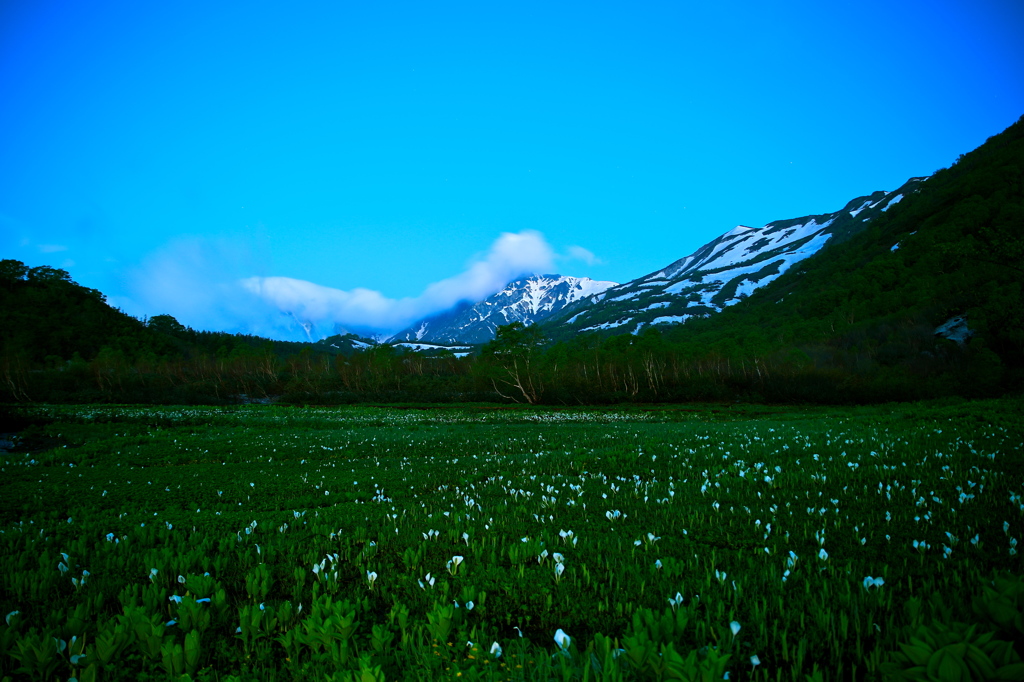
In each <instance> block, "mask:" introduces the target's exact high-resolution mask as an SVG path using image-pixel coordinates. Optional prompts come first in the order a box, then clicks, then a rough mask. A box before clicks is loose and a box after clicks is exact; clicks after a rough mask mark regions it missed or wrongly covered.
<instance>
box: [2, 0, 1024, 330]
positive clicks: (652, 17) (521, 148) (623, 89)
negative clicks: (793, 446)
mask: <svg viewBox="0 0 1024 682" xmlns="http://www.w3.org/2000/svg"><path fill="white" fill-rule="evenodd" d="M208 4H210V3H202V4H200V3H192V2H188V1H185V2H178V3H173V4H160V3H138V2H134V3H129V2H124V3H111V2H103V1H102V0H98V1H97V2H90V3H81V2H50V1H47V0H36V1H34V2H27V1H23V2H19V1H14V2H6V3H3V4H0V93H2V94H0V257H2V258H16V259H18V260H22V261H24V262H26V263H28V264H29V265H33V266H34V265H42V264H47V265H53V266H56V267H64V268H65V269H67V270H68V271H69V272H70V273H71V275H72V277H73V278H74V279H75V280H76V281H78V282H79V283H81V284H84V285H86V286H90V287H94V288H97V289H100V290H101V291H103V292H104V293H106V294H107V295H108V296H109V300H110V301H111V302H112V303H113V304H115V305H117V306H119V307H121V308H123V309H124V310H126V311H127V312H129V313H131V314H134V315H137V316H140V317H141V316H144V315H149V316H152V315H156V314H161V313H171V314H173V315H175V316H176V317H178V319H179V320H181V321H182V322H184V323H186V324H189V325H191V326H193V327H196V328H200V329H217V330H226V331H251V332H256V333H262V334H266V335H270V336H275V337H281V338H284V337H289V336H294V335H295V334H296V333H297V332H296V327H295V324H294V317H295V316H298V317H300V318H304V319H307V320H309V321H313V322H315V323H316V324H317V329H318V330H319V331H320V332H321V333H329V332H330V331H332V330H333V329H334V327H333V325H334V324H336V323H337V324H340V325H342V326H343V327H345V328H350V329H359V330H366V329H368V328H378V329H394V328H396V327H397V326H399V325H401V324H403V323H404V322H405V321H408V320H410V319H411V318H413V317H416V316H418V315H421V314H426V313H430V312H436V311H437V310H439V309H440V308H442V307H444V306H446V305H450V304H452V303H454V302H455V301H457V300H458V299H459V298H464V297H473V296H476V295H479V294H481V293H482V292H486V291H487V290H489V289H495V288H497V287H499V286H500V285H501V284H502V283H503V281H502V280H503V279H504V278H506V277H512V276H515V275H516V274H519V272H518V271H519V270H522V271H524V272H529V271H534V270H540V271H554V272H559V273H562V274H572V275H579V276H589V277H593V278H595V279H602V280H612V281H617V282H624V281H628V280H630V279H634V278H636V277H639V276H641V275H644V274H647V273H648V272H651V271H653V270H656V269H658V268H660V267H662V266H664V265H666V264H668V263H670V262H672V261H674V260H676V259H678V258H681V257H683V256H686V255H688V254H690V253H691V252H693V251H694V250H695V249H696V248H698V247H699V246H701V245H702V244H704V243H706V242H707V241H709V240H710V239H713V238H714V237H716V236H718V235H719V234H721V233H723V232H726V231H728V230H729V229H731V228H732V227H733V226H735V225H736V224H746V225H752V226H760V225H763V224H765V223H767V222H769V221H771V220H775V219H780V218H790V217H797V216H800V215H806V214H812V213H824V212H830V211H834V210H837V209H838V208H841V207H842V206H843V205H844V204H845V203H846V202H847V201H848V200H850V199H852V198H853V197H855V196H858V195H862V194H868V193H870V192H872V191H874V190H878V189H894V188H895V187H897V186H899V185H900V184H902V183H903V182H904V181H905V180H906V179H907V178H909V177H911V176H916V175H927V174H930V173H932V172H933V171H935V170H936V169H938V168H940V167H943V166H948V165H949V164H950V163H951V162H952V161H953V160H954V159H955V158H956V157H957V156H958V155H959V154H961V153H964V152H967V151H970V150H971V149H973V148H975V147H977V146H978V145H980V144H981V143H983V142H984V141H985V139H986V138H987V137H989V136H991V135H994V134H996V133H998V132H1000V131H1002V130H1003V129H1004V128H1006V127H1007V126H1009V125H1010V124H1012V123H1013V122H1014V121H1016V120H1017V118H1018V117H1019V116H1020V115H1021V114H1024V3H1020V2H1018V1H1016V0H1013V1H1010V0H1000V1H997V0H973V1H968V0H962V1H960V0H957V1H945V2H944V1H942V0H937V1H936V0H932V1H929V2H884V3H883V2H874V1H870V2H859V3H822V2H820V0H819V1H816V2H806V3H804V2H782V3H725V2H723V3H690V2H664V3H661V2H649V3H628V4H627V3H600V2H587V3H570V2H565V3H548V2H545V3H531V2H517V3H507V4H498V3H451V2H432V3H422V2H409V3H405V2H380V3H352V2H332V3H296V4H295V5H296V6H295V7H288V8H285V7H284V6H282V5H281V4H280V3H259V2H246V3H237V4H236V3H213V4H216V5H217V8H216V9H213V10H211V9H210V8H209V7H208V6H207V5H208ZM712 5H713V6H712ZM284 313H292V317H289V316H287V315H285V314H284Z"/></svg>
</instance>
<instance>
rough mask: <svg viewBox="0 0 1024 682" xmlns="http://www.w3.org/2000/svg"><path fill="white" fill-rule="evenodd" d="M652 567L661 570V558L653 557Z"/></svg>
mask: <svg viewBox="0 0 1024 682" xmlns="http://www.w3.org/2000/svg"><path fill="white" fill-rule="evenodd" d="M654 567H655V568H656V569H658V570H659V571H660V570H661V559H655V560H654Z"/></svg>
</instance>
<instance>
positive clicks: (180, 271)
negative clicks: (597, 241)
mask: <svg viewBox="0 0 1024 682" xmlns="http://www.w3.org/2000/svg"><path fill="white" fill-rule="evenodd" d="M588 253H589V252H588ZM554 259H555V256H554V252H553V251H552V249H551V247H550V246H549V245H548V244H547V242H546V241H545V240H544V236H543V235H542V234H541V233H539V232H536V231H533V230H524V231H522V232H519V233H517V234H513V233H503V234H502V235H501V236H499V237H498V239H496V240H495V241H494V243H493V244H492V245H491V247H490V249H489V250H488V251H487V252H486V253H484V254H482V255H480V256H477V257H476V258H474V259H473V260H472V261H471V262H470V263H468V264H467V266H466V269H465V270H464V271H463V272H461V273H459V274H457V275H455V276H453V277H448V278H446V279H443V280H440V281H438V282H434V283H433V284H430V285H429V286H427V287H426V288H425V289H424V290H423V293H421V294H420V295H418V296H414V297H408V298H401V299H394V298H388V297H386V296H384V295H383V294H381V293H380V292H378V291H373V290H371V289H363V288H357V289H352V290H349V291H345V290H341V289H333V288H331V287H325V286H322V285H319V284H316V283H314V282H308V281H305V280H300V279H293V278H290V277H253V276H244V275H240V272H242V271H245V270H248V271H249V272H251V271H252V270H253V268H251V267H248V265H247V263H246V262H245V258H244V255H243V256H240V255H239V252H238V249H237V247H235V246H234V245H231V244H226V243H211V242H207V241H199V240H191V241H181V242H176V243H174V244H171V245H170V246H169V247H168V248H166V249H164V250H163V251H162V252H160V253H158V254H156V255H155V256H153V257H151V258H150V259H148V260H147V262H146V263H145V264H144V267H143V268H141V269H140V270H139V271H138V272H137V273H136V275H135V277H134V279H133V284H134V285H133V290H132V295H131V296H130V298H129V299H127V300H120V299H119V301H118V302H119V304H121V306H122V307H123V308H124V309H125V310H126V311H127V312H129V313H131V314H135V315H139V314H143V313H142V311H143V310H145V311H146V312H145V314H148V315H154V314H160V313H167V314H170V315H173V316H174V317H176V318H177V319H178V320H179V321H180V322H181V323H182V324H185V325H188V326H192V327H196V328H199V329H217V330H224V331H232V332H245V333H250V334H257V335H261V336H270V337H272V338H282V339H305V338H306V332H305V331H304V330H303V328H302V325H313V329H314V331H313V332H312V335H313V336H314V337H316V336H327V335H330V334H333V333H336V331H338V330H339V328H341V329H345V330H353V331H358V332H361V333H371V332H395V331H398V330H400V329H402V328H403V327H405V326H407V325H409V324H412V323H413V322H415V321H416V320H418V319H420V318H422V317H425V316H428V315H433V314H435V313H439V312H442V311H444V310H447V309H449V308H451V307H452V306H454V305H456V304H457V303H459V302H460V301H464V300H471V301H478V300H480V299H483V298H486V297H487V296H490V295H491V294H493V293H495V292H496V291H498V290H500V289H501V288H502V287H503V286H505V285H506V284H507V283H508V282H509V281H511V280H513V279H515V278H516V277H520V276H522V275H529V274H534V273H548V272H552V263H553V261H554Z"/></svg>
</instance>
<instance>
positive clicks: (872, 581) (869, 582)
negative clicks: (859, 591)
mask: <svg viewBox="0 0 1024 682" xmlns="http://www.w3.org/2000/svg"><path fill="white" fill-rule="evenodd" d="M863 584H864V589H865V590H869V589H871V588H872V587H874V588H876V589H877V588H879V587H881V586H882V585H884V584H885V578H882V577H878V578H872V577H871V576H870V575H869V576H868V577H866V578H864V583H863Z"/></svg>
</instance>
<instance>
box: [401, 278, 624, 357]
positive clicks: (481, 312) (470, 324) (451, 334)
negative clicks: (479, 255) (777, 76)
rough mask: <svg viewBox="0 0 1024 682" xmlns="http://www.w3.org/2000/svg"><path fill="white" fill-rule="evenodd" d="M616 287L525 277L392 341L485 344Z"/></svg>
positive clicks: (580, 280) (585, 280) (578, 280)
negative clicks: (510, 327) (502, 330)
mask: <svg viewBox="0 0 1024 682" xmlns="http://www.w3.org/2000/svg"><path fill="white" fill-rule="evenodd" d="M615 284H616V283H615V282H599V281H596V280H592V279H590V278H589V277H572V276H569V275H557V274H553V275H530V276H529V277H521V278H519V279H515V280H513V281H511V282H509V283H508V284H507V285H505V287H504V288H502V289H501V290H500V291H498V292H496V293H494V294H493V295H491V296H488V297H487V298H485V299H484V300H483V301H480V302H478V303H475V304H472V305H469V306H465V305H463V306H460V307H456V308H453V309H452V310H449V311H447V312H444V313H440V314H438V315H434V316H431V317H428V318H425V319H422V320H420V321H418V322H416V323H414V324H413V325H411V326H410V327H407V328H406V329H404V330H402V331H400V332H399V333H397V334H395V335H394V336H392V337H391V338H390V339H389V341H391V342H396V341H423V342H432V343H439V344H473V343H485V342H487V341H490V340H491V339H493V338H494V334H495V332H496V331H497V329H498V327H500V326H502V325H506V324H511V323H512V322H522V323H523V324H527V325H529V324H535V323H537V322H540V321H541V320H544V319H547V318H548V317H550V316H551V315H553V314H555V313H558V312H561V311H562V310H563V309H564V308H565V307H566V306H567V305H570V304H572V303H575V302H576V301H579V300H582V299H584V298H587V297H590V296H594V295H596V294H600V293H602V292H604V291H605V290H607V289H608V288H609V287H613V286H615Z"/></svg>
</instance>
